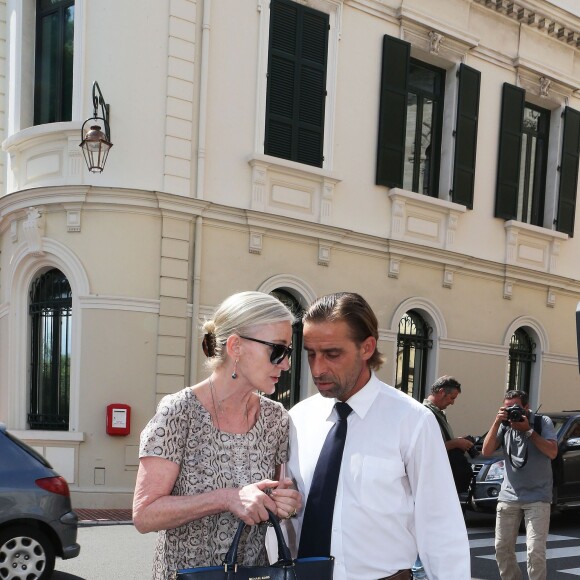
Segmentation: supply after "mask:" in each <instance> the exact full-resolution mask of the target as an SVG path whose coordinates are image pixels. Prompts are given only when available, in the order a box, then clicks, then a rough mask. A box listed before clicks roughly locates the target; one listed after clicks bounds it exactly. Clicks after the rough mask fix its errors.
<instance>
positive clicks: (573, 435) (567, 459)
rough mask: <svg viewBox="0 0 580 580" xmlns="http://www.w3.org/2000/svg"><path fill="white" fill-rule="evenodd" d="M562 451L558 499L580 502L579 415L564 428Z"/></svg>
mask: <svg viewBox="0 0 580 580" xmlns="http://www.w3.org/2000/svg"><path fill="white" fill-rule="evenodd" d="M560 450H561V453H562V470H563V471H562V475H563V477H562V482H561V483H560V485H559V486H558V500H559V503H561V502H562V500H566V502H571V501H577V502H580V416H578V417H575V418H574V420H573V422H571V424H570V425H568V427H567V428H566V433H565V434H564V437H563V438H562V441H561V443H560Z"/></svg>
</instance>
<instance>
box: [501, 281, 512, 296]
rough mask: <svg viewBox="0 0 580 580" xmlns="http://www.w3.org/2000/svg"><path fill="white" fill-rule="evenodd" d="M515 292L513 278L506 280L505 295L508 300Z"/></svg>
mask: <svg viewBox="0 0 580 580" xmlns="http://www.w3.org/2000/svg"><path fill="white" fill-rule="evenodd" d="M513 293H514V283H513V281H512V280H504V283H503V297H504V298H505V299H506V300H511V299H512V296H513Z"/></svg>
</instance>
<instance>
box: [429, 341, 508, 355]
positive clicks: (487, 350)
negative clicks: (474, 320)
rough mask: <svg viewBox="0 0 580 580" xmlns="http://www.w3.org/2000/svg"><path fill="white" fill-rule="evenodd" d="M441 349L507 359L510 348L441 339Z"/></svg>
mask: <svg viewBox="0 0 580 580" xmlns="http://www.w3.org/2000/svg"><path fill="white" fill-rule="evenodd" d="M439 348H441V349H448V350H461V351H463V352H476V353H479V354H488V355H494V356H501V357H505V356H507V354H508V351H509V347H507V346H503V345H497V344H487V343H484V342H470V341H467V340H454V339H452V338H441V339H439Z"/></svg>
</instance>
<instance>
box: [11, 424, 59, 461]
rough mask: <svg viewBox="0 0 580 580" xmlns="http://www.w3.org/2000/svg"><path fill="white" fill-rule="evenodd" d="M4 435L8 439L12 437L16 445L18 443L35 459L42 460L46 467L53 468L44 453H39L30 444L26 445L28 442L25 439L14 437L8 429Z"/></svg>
mask: <svg viewBox="0 0 580 580" xmlns="http://www.w3.org/2000/svg"><path fill="white" fill-rule="evenodd" d="M4 435H6V437H7V438H8V439H10V441H13V442H14V443H15V444H16V445H18V447H20V449H23V450H24V451H26V453H28V454H29V455H31V456H32V457H34V459H36V460H37V461H40V463H42V465H44V466H45V467H48V468H49V469H52V465H51V464H50V463H49V462H48V461H47V460H46V459H45V458H44V457H43V456H42V455H40V453H38V452H37V451H35V450H34V449H32V447H29V446H28V445H26V443H24V441H20V439H18V437H14V435H10V433H8V431H5V432H4Z"/></svg>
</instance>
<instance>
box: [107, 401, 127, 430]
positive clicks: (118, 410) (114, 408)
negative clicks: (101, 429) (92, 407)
mask: <svg viewBox="0 0 580 580" xmlns="http://www.w3.org/2000/svg"><path fill="white" fill-rule="evenodd" d="M130 432H131V407H130V406H129V405H125V404H123V403H111V404H110V405H107V434H108V435H129V433H130Z"/></svg>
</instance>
